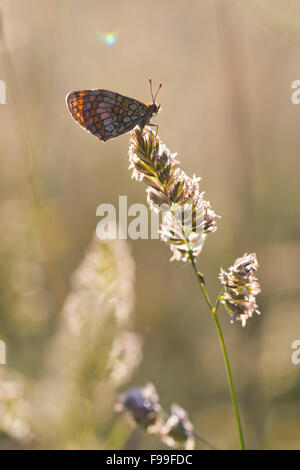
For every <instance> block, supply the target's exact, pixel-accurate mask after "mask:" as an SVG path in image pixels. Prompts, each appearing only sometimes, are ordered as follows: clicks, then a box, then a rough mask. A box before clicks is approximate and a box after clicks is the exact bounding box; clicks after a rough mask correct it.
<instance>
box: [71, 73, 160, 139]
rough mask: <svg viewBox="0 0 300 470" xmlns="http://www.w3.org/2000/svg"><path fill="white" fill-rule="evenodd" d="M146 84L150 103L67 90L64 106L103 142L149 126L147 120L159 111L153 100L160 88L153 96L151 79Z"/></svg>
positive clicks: (108, 93)
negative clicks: (147, 84) (150, 97)
mask: <svg viewBox="0 0 300 470" xmlns="http://www.w3.org/2000/svg"><path fill="white" fill-rule="evenodd" d="M149 82H150V92H151V96H152V104H145V103H142V102H141V101H138V100H135V99H133V98H128V96H123V95H120V94H119V93H115V92H114V91H109V90H101V89H94V90H77V91H71V92H70V93H68V95H67V96H66V103H67V106H68V109H69V111H70V113H71V115H72V117H73V119H75V121H76V122H77V123H78V124H80V126H81V127H83V128H84V129H85V130H86V131H88V132H91V133H92V134H94V135H95V136H96V137H98V138H99V139H100V140H102V141H103V142H105V141H106V140H109V139H112V138H114V137H117V136H118V135H121V134H125V133H126V132H129V131H130V130H131V129H133V128H134V127H135V126H139V127H140V128H141V129H143V128H144V127H145V126H146V125H147V124H150V121H151V118H152V117H153V116H154V115H155V114H157V113H158V111H159V110H160V105H156V104H155V100H156V97H157V94H158V92H159V90H160V89H161V86H162V85H161V84H160V85H159V87H158V90H157V92H156V93H155V95H153V90H152V81H151V79H149ZM150 125H153V126H156V124H150Z"/></svg>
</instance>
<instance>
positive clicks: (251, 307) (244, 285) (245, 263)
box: [219, 253, 260, 326]
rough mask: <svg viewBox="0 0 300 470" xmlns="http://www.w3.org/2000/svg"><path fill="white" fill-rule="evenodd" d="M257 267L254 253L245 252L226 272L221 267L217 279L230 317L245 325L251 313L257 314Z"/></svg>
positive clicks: (258, 291) (222, 300) (222, 299)
mask: <svg viewBox="0 0 300 470" xmlns="http://www.w3.org/2000/svg"><path fill="white" fill-rule="evenodd" d="M257 268H258V263H257V258H256V254H255V253H250V254H249V255H248V254H247V253H245V254H244V255H243V256H242V257H241V258H238V259H237V260H236V261H235V263H234V265H233V266H231V267H230V268H229V270H228V272H225V271H224V270H223V269H221V272H220V275H219V279H220V280H221V283H222V284H223V286H224V293H223V295H222V296H221V302H222V303H223V304H224V306H225V308H226V310H227V311H228V312H229V314H230V315H231V317H232V320H231V321H232V322H234V321H236V320H240V321H241V322H242V326H245V325H246V321H247V320H248V318H250V317H252V315H253V313H257V314H259V313H260V312H259V310H258V307H257V304H256V295H257V294H259V293H260V285H259V283H258V280H257V278H256V271H257Z"/></svg>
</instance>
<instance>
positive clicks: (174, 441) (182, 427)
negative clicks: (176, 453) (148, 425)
mask: <svg viewBox="0 0 300 470" xmlns="http://www.w3.org/2000/svg"><path fill="white" fill-rule="evenodd" d="M171 412H172V414H171V416H170V417H169V418H168V420H167V422H166V424H165V425H164V427H163V429H162V431H161V436H162V440H163V442H164V443H165V444H167V445H168V446H169V447H183V448H184V449H185V450H192V449H194V447H195V439H194V427H193V425H192V423H191V422H190V420H189V418H188V415H187V413H186V411H185V410H183V409H182V408H181V407H180V406H178V405H172V407H171Z"/></svg>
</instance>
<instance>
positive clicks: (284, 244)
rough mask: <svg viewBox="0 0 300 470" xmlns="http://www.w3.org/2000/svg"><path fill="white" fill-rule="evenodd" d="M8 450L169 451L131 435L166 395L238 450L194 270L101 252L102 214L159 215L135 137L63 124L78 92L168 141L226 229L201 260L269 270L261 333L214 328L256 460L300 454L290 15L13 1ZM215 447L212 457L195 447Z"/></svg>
mask: <svg viewBox="0 0 300 470" xmlns="http://www.w3.org/2000/svg"><path fill="white" fill-rule="evenodd" d="M0 14H1V38H0V43H1V54H0V79H1V80H4V81H5V83H6V86H7V90H6V94H7V96H6V100H7V103H6V104H5V105H2V104H1V105H0V122H1V132H0V151H1V159H0V277H1V280H0V339H2V340H4V341H5V342H6V345H7V364H6V365H1V366H0V431H1V434H0V446H1V448H116V449H118V448H127V449H135V448H140V449H158V448H165V447H164V445H163V444H162V443H161V442H160V441H159V440H158V439H157V438H156V437H153V436H150V435H149V434H146V433H143V432H140V431H138V430H136V431H133V432H132V430H131V428H130V426H129V425H128V423H127V421H126V419H125V418H124V417H117V416H116V414H115V412H114V403H115V400H116V399H117V396H118V394H119V393H120V392H121V391H123V390H125V389H127V388H128V387H131V386H136V385H144V384H146V383H148V382H152V383H154V384H155V386H156V388H157V391H158V393H159V396H160V400H161V403H162V405H163V407H164V408H165V409H166V410H167V411H168V410H169V408H170V405H171V404H172V403H174V402H175V403H179V404H180V405H181V406H182V407H183V408H184V409H185V410H186V411H187V412H188V414H189V417H190V419H191V421H192V422H193V424H194V427H195V429H196V430H197V431H198V432H199V433H200V434H202V435H204V436H206V437H207V438H208V439H210V440H211V441H213V442H214V443H215V444H216V445H217V446H218V447H220V448H233V449H234V448H237V447H238V439H237V435H236V429H235V423H234V418H233V413H232V407H231V401H230V396H229V392H228V388H227V382H226V376H225V372H224V367H223V360H222V355H221V352H220V347H219V344H218V339H217V336H216V332H215V329H214V324H213V322H212V321H211V318H210V317H209V314H208V311H207V309H206V306H205V304H204V302H203V299H202V298H201V297H200V296H199V291H198V286H197V282H196V279H195V278H194V276H193V273H192V270H191V268H190V266H189V265H188V264H183V263H179V262H172V263H171V262H170V261H169V258H170V251H169V248H168V246H167V245H165V244H164V243H163V242H161V241H158V240H152V241H151V240H136V241H131V240H129V241H128V243H125V242H118V241H115V242H112V243H111V244H99V243H97V242H96V241H91V240H92V239H93V236H94V235H93V234H94V232H95V228H96V225H97V222H98V220H99V219H98V218H97V217H96V208H97V206H98V205H99V204H101V203H111V204H116V205H117V203H118V197H119V195H127V196H128V204H132V203H136V202H138V203H145V201H146V193H145V188H144V186H143V184H142V183H137V182H136V181H134V180H132V179H131V173H130V172H129V171H128V139H129V136H128V135H124V136H121V137H119V138H117V139H114V140H113V141H111V142H108V143H106V144H103V143H101V142H100V141H99V140H97V139H96V138H95V137H93V136H91V135H90V134H88V133H86V132H84V131H82V130H81V129H80V128H79V126H77V125H76V124H75V123H74V122H73V121H72V119H71V117H70V116H69V114H68V111H67V108H66V105H65V95H66V93H68V92H69V91H70V90H74V89H85V88H107V89H110V90H114V91H118V92H120V93H123V94H125V95H127V96H132V97H134V98H137V99H140V100H142V101H145V102H149V101H151V98H150V93H149V85H148V82H147V79H148V77H150V76H151V77H152V79H153V81H154V84H158V83H159V82H162V83H163V88H162V90H161V91H160V94H159V97H158V102H159V103H161V105H162V108H163V109H162V112H161V113H160V114H159V116H157V118H156V119H155V122H157V123H158V124H159V134H160V137H161V139H162V140H163V141H164V142H165V143H166V144H167V145H168V147H169V148H170V150H171V151H172V152H178V156H179V159H180V160H181V164H182V168H183V169H184V170H185V171H186V172H187V173H188V174H190V175H192V174H193V173H195V174H197V175H198V176H201V177H202V180H201V187H202V189H203V190H205V192H206V198H207V199H208V200H209V201H210V202H211V204H212V207H213V208H214V210H215V211H216V212H217V213H218V214H219V215H221V217H222V218H221V219H220V220H219V221H218V230H217V232H216V233H214V234H212V235H210V236H209V237H208V239H207V242H206V244H205V247H204V250H203V252H202V253H201V255H200V257H199V260H198V261H199V268H200V270H201V271H202V272H203V273H204V274H205V277H206V281H207V287H208V290H209V292H210V295H211V297H212V298H214V297H215V296H216V295H217V293H218V291H219V288H220V285H219V281H218V279H217V277H218V273H219V269H220V267H223V268H227V267H229V266H230V265H231V264H233V261H234V260H235V259H236V258H237V257H239V256H241V255H242V254H243V253H245V252H252V251H254V252H256V253H257V256H258V260H259V263H260V270H259V272H258V276H259V280H260V283H261V286H262V293H261V294H260V295H259V297H258V303H259V307H260V310H261V313H262V314H261V316H260V317H258V316H256V317H254V318H252V319H251V320H250V321H248V323H247V326H246V328H244V329H243V328H242V327H241V325H240V323H237V324H234V325H232V324H230V319H229V316H228V315H227V313H225V312H223V310H220V318H221V323H222V326H223V328H224V335H225V340H226V343H227V345H228V349H229V354H230V358H231V361H232V368H233V374H234V379H235V383H236V388H237V393H238V397H239V402H240V408H241V414H242V421H243V424H244V431H245V439H246V444H247V446H248V448H257V449H299V448H300V424H299V423H300V396H299V393H300V365H298V366H297V365H293V364H292V362H291V354H292V352H293V350H292V348H291V343H292V342H293V341H294V340H296V339H300V320H299V314H300V290H299V261H300V239H299V237H300V219H299V197H300V189H299V171H300V163H299V162H300V159H299V154H300V133H299V123H300V106H297V105H295V104H292V102H291V94H292V91H293V90H292V89H291V83H292V81H294V80H297V79H300V69H299V45H300V5H299V2H297V1H296V0H286V1H285V2H282V1H275V0H273V1H271V0H265V1H264V2H261V1H259V0H255V1H254V0H247V1H245V2H238V1H233V0H232V1H230V0H226V1H225V0H214V1H210V0H203V1H201V2H199V1H197V0H190V1H189V2H184V1H180V0H172V1H165V2H160V1H157V0H152V1H151V2H141V1H139V0H130V1H129V0H127V1H125V0H123V1H121V0H115V1H114V2H104V1H102V0H89V2H86V1H83V0H43V1H41V0H25V1H18V0H1V1H0ZM199 448H201V445H200V446H199Z"/></svg>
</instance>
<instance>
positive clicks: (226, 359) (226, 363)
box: [190, 251, 245, 450]
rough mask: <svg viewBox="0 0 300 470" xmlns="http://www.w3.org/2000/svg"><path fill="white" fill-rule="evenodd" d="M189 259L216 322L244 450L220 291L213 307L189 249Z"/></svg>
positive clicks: (241, 444)
mask: <svg viewBox="0 0 300 470" xmlns="http://www.w3.org/2000/svg"><path fill="white" fill-rule="evenodd" d="M190 260H191V263H192V266H193V270H194V272H195V274H196V276H197V279H198V282H199V285H200V288H201V290H202V293H203V296H204V299H205V301H206V303H207V305H208V307H209V309H210V311H211V313H212V316H213V318H214V321H215V324H216V328H217V332H218V336H219V341H220V345H221V349H222V353H223V357H224V363H225V369H226V373H227V379H228V384H229V389H230V394H231V400H232V405H233V410H234V416H235V421H236V425H237V431H238V436H239V441H240V448H241V450H245V442H244V437H243V431H242V425H241V419H240V414H239V409H238V404H237V398H236V393H235V388H234V384H233V378H232V372H231V367H230V362H229V357H228V353H227V349H226V346H225V341H224V337H223V333H222V329H221V325H220V322H219V319H218V316H217V309H218V306H219V304H220V299H221V293H220V294H219V296H218V299H217V301H216V304H215V307H214V306H213V304H212V302H211V300H210V298H209V295H208V292H207V290H206V287H205V285H204V282H203V278H202V276H201V274H200V273H199V272H198V270H197V266H196V263H195V258H194V255H193V252H192V251H190ZM221 292H222V291H221Z"/></svg>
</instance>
